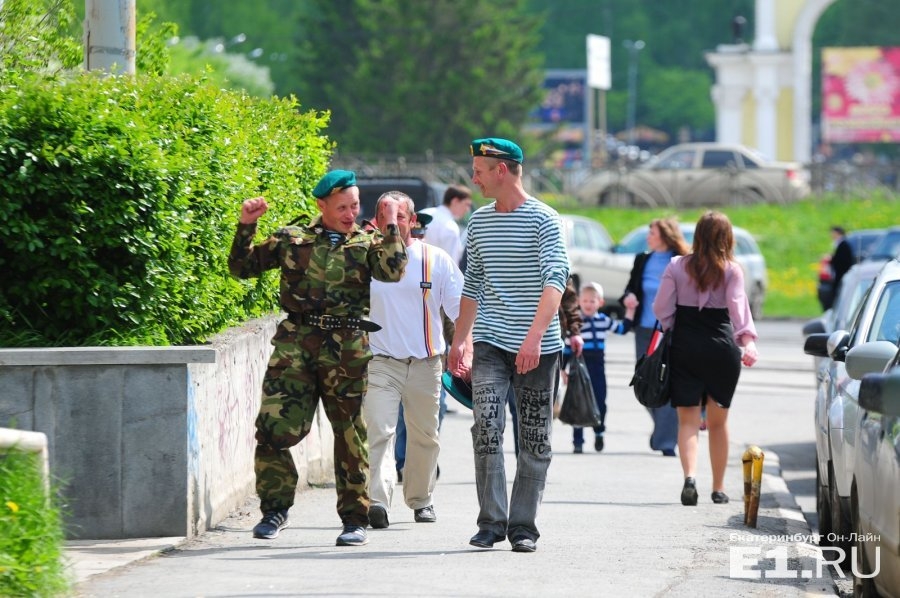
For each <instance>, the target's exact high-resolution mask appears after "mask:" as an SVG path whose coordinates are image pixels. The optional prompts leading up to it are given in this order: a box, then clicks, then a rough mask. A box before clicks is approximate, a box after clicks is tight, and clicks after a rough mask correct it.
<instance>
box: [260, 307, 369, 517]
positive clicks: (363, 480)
mask: <svg viewBox="0 0 900 598" xmlns="http://www.w3.org/2000/svg"><path fill="white" fill-rule="evenodd" d="M272 344H273V345H274V347H275V349H274V351H273V352H272V357H271V358H270V359H269V364H268V368H267V370H266V374H265V378H264V380H263V388H262V403H261V405H260V409H259V415H258V416H257V418H256V442H257V446H256V455H255V467H254V468H255V471H256V492H257V494H259V498H260V503H261V504H260V508H261V510H262V511H263V512H266V511H270V510H279V509H288V508H290V507H291V506H292V505H293V504H294V493H295V491H296V489H297V481H298V475H297V468H296V465H295V463H294V460H293V458H292V457H291V453H290V451H289V450H288V449H289V448H290V447H292V446H294V445H296V444H297V443H298V442H300V441H301V440H303V438H305V437H306V435H307V434H309V431H310V428H311V427H312V421H313V416H314V415H315V413H316V407H317V406H318V404H319V399H320V398H321V400H322V405H323V406H324V408H325V415H326V416H327V417H328V420H329V422H330V423H331V429H332V431H333V432H334V478H335V487H336V490H337V512H338V516H339V517H340V518H341V521H342V522H343V523H345V524H353V525H362V526H366V525H368V523H369V515H368V512H369V494H368V481H369V449H368V442H367V438H366V426H365V421H364V420H363V417H362V399H363V396H364V395H365V392H366V386H367V379H366V368H367V365H368V362H369V360H370V359H371V358H372V354H371V351H370V350H369V342H368V337H367V336H366V334H365V333H363V332H361V331H358V330H321V329H319V328H314V327H310V326H298V325H295V324H293V323H291V322H289V321H285V322H282V323H281V325H280V326H279V328H278V331H277V332H276V334H275V336H274V337H273V339H272Z"/></svg>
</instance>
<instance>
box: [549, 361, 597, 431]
mask: <svg viewBox="0 0 900 598" xmlns="http://www.w3.org/2000/svg"><path fill="white" fill-rule="evenodd" d="M559 421H561V422H562V423H564V424H569V425H570V426H576V427H579V428H588V427H593V426H599V425H600V410H599V409H597V401H596V399H595V398H594V388H593V386H591V375H590V373H589V372H588V369H587V365H586V364H585V363H584V358H583V357H581V356H580V355H579V356H578V357H575V358H573V359H572V365H571V367H570V368H569V383H568V385H567V386H566V394H565V396H564V397H563V402H562V407H560V410H559Z"/></svg>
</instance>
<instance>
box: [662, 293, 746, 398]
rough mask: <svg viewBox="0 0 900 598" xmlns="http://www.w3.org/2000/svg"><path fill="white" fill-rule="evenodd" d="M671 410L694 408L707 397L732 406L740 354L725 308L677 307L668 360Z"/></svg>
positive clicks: (739, 369)
mask: <svg viewBox="0 0 900 598" xmlns="http://www.w3.org/2000/svg"><path fill="white" fill-rule="evenodd" d="M669 361H670V363H669V367H670V368H671V370H670V376H671V379H670V385H669V395H670V400H671V403H672V406H673V407H696V406H698V405H700V404H702V403H704V402H705V400H706V398H707V397H709V398H711V399H712V400H713V401H715V402H716V403H718V404H719V405H720V406H722V407H725V408H726V409H727V408H728V407H729V406H731V399H732V397H733V396H734V390H735V388H737V383H738V378H739V377H740V375H741V350H740V349H739V348H738V346H737V344H735V342H734V328H733V327H732V325H731V318H730V317H729V316H728V310H727V309H725V308H720V309H710V308H708V307H707V308H704V309H702V310H701V309H699V308H697V307H687V306H684V305H677V306H676V307H675V327H674V332H673V335H672V348H671V352H670V357H669Z"/></svg>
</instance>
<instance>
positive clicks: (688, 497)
mask: <svg viewBox="0 0 900 598" xmlns="http://www.w3.org/2000/svg"><path fill="white" fill-rule="evenodd" d="M681 504H683V505H684V506H686V507H693V506H695V505H696V504H697V481H696V480H695V479H694V478H684V488H682V489H681Z"/></svg>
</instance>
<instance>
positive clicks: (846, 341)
mask: <svg viewBox="0 0 900 598" xmlns="http://www.w3.org/2000/svg"><path fill="white" fill-rule="evenodd" d="M826 346H827V351H828V357H831V358H832V359H833V360H835V361H844V359H846V357H847V349H848V348H849V347H850V333H849V332H847V331H846V330H835V331H834V332H832V333H831V336H829V337H828V342H827V343H826Z"/></svg>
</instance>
